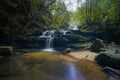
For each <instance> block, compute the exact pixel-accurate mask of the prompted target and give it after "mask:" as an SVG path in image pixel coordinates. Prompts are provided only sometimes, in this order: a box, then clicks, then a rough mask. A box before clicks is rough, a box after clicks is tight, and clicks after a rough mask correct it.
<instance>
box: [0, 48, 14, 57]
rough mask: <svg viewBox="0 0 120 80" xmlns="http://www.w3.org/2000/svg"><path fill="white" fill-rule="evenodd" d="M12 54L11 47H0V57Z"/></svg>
mask: <svg viewBox="0 0 120 80" xmlns="http://www.w3.org/2000/svg"><path fill="white" fill-rule="evenodd" d="M11 54H13V47H12V46H0V55H2V56H7V55H11Z"/></svg>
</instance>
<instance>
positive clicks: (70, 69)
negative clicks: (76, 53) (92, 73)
mask: <svg viewBox="0 0 120 80" xmlns="http://www.w3.org/2000/svg"><path fill="white" fill-rule="evenodd" d="M66 80H84V78H83V75H82V74H81V72H80V71H79V72H78V70H77V67H76V66H75V65H74V64H73V63H72V62H69V63H68V65H67V79H66Z"/></svg>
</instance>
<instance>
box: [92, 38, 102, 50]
mask: <svg viewBox="0 0 120 80" xmlns="http://www.w3.org/2000/svg"><path fill="white" fill-rule="evenodd" d="M101 48H104V44H103V41H102V40H101V39H96V40H95V41H94V42H93V44H92V45H91V48H90V49H91V51H93V52H100V51H101Z"/></svg>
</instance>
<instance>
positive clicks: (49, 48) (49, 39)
mask: <svg viewBox="0 0 120 80" xmlns="http://www.w3.org/2000/svg"><path fill="white" fill-rule="evenodd" d="M54 37H55V30H47V31H45V32H43V34H42V36H40V38H45V39H46V47H45V49H43V50H42V51H46V52H54V51H55V50H54V49H53V40H54Z"/></svg>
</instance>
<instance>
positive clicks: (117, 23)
mask: <svg viewBox="0 0 120 80" xmlns="http://www.w3.org/2000/svg"><path fill="white" fill-rule="evenodd" d="M79 1H80V0H78V2H79ZM78 4H79V3H78ZM119 9H120V1H119V0H86V2H85V3H84V4H82V5H81V6H80V7H78V9H77V11H75V12H72V11H68V10H67V7H66V5H65V3H64V1H62V0H0V44H1V45H2V44H11V42H13V41H14V40H16V39H19V38H22V37H26V36H31V35H40V34H41V32H42V31H44V30H46V29H60V28H64V27H68V26H69V25H79V26H82V27H81V28H82V30H84V32H85V31H92V32H94V34H96V33H97V34H101V36H104V37H106V38H107V40H109V41H115V42H117V43H120V10H119Z"/></svg>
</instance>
